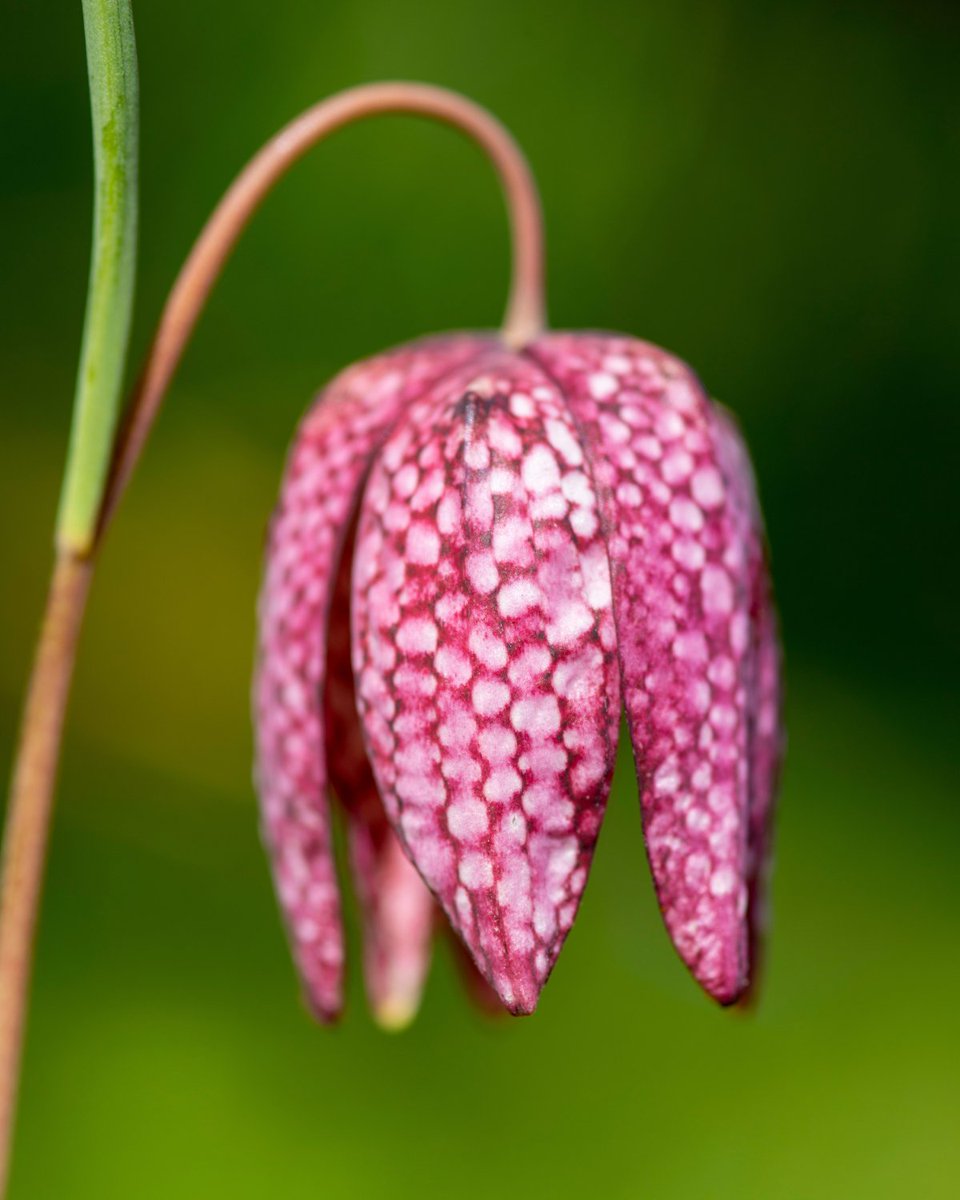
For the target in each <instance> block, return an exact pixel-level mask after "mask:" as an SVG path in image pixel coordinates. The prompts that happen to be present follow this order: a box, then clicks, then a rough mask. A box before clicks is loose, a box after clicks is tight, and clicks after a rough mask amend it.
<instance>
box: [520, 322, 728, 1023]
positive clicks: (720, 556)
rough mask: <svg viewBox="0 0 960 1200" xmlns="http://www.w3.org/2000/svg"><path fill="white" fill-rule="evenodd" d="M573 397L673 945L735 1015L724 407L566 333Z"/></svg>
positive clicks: (559, 346) (617, 345) (563, 356)
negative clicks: (719, 417) (719, 418)
mask: <svg viewBox="0 0 960 1200" xmlns="http://www.w3.org/2000/svg"><path fill="white" fill-rule="evenodd" d="M531 353H532V354H533V356H534V357H535V358H536V360H537V361H538V362H540V363H542V364H543V365H544V367H545V368H546V369H547V370H548V371H549V372H550V374H551V375H552V376H553V377H554V378H555V379H556V380H557V381H558V384H559V386H560V387H561V388H562V389H563V390H564V392H565V393H566V395H567V399H568V403H569V405H570V411H571V413H572V414H573V416H574V418H575V420H576V422H577V425H578V427H579V429H580V431H581V436H582V437H583V440H584V445H585V447H586V449H587V451H588V457H589V459H590V464H591V467H592V471H593V476H594V480H595V483H596V487H597V492H598V495H599V497H600V500H601V510H602V516H603V525H604V532H605V536H606V542H607V547H608V550H609V556H610V566H611V575H612V580H613V596H614V612H615V617H616V628H617V641H618V646H619V655H620V665H621V673H622V687H623V696H624V705H625V708H626V711H627V717H628V723H629V726H630V732H631V737H632V741H633V747H634V754H635V758H636V764H637V774H638V779H639V783H640V792H641V805H642V811H643V819H644V835H645V839H646V844H647V851H648V855H649V858H650V864H651V868H652V871H653V876H654V882H655V885H656V889H657V895H658V898H659V902H660V907H661V910H662V912H663V916H664V920H665V922H666V925H667V929H668V931H669V933H670V936H671V938H672V940H673V942H674V945H675V946H676V948H677V950H678V951H679V953H680V955H681V957H682V958H683V960H684V961H685V962H686V964H687V965H688V967H689V968H690V970H691V971H692V972H693V974H694V976H695V977H696V979H697V980H698V981H699V982H700V983H701V985H702V986H703V987H704V988H705V989H706V990H707V991H708V992H709V993H710V994H711V995H712V996H714V997H715V998H716V999H717V1000H719V1001H720V1002H721V1003H724V1004H727V1003H732V1002H733V1001H734V1000H735V999H736V998H737V997H738V996H739V995H740V994H741V992H742V991H743V990H744V988H745V987H746V984H747V978H748V938H747V924H746V908H747V836H748V823H749V813H748V773H749V771H748V752H749V746H748V737H749V726H750V702H751V697H750V695H749V692H750V683H751V678H750V663H751V622H750V603H751V600H750V587H749V571H748V563H747V557H748V549H749V542H748V530H747V529H746V528H745V526H744V523H743V520H742V514H740V513H739V512H738V510H737V506H736V504H735V503H733V501H732V500H731V486H730V485H731V483H732V482H735V481H731V480H728V479H727V478H725V475H724V470H723V469H722V466H721V464H720V462H719V458H718V456H719V448H718V435H717V430H716V425H715V414H714V409H713V407H712V405H711V404H710V402H709V400H708V399H707V397H706V396H705V394H704V392H703V390H702V388H701V387H700V384H699V383H698V381H697V379H696V378H695V376H694V375H693V374H692V372H690V370H689V369H688V368H687V367H685V366H684V365H683V364H682V363H680V362H679V361H678V360H676V359H674V358H673V357H671V356H670V355H668V354H666V353H665V352H664V351H662V350H659V349H657V348H656V347H653V346H650V345H648V344H646V343H643V342H638V341H634V340H633V339H630V338H625V337H618V336H614V335H602V334H598V335H573V334H559V335H553V336H547V337H544V338H542V339H541V340H539V341H538V342H537V343H536V344H535V345H534V346H533V347H532V350H531Z"/></svg>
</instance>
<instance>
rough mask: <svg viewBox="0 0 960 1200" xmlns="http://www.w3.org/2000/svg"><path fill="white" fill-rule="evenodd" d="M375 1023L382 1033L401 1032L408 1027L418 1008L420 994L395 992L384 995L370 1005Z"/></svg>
mask: <svg viewBox="0 0 960 1200" xmlns="http://www.w3.org/2000/svg"><path fill="white" fill-rule="evenodd" d="M370 1010H371V1013H372V1015H373V1019H374V1022H375V1023H376V1025H377V1026H378V1027H379V1028H380V1029H382V1030H383V1032H384V1033H403V1032H404V1030H406V1029H409V1028H410V1026H411V1025H412V1024H413V1022H414V1020H415V1019H416V1016H417V1013H418V1012H419V1010H420V995H419V993H417V995H415V996H411V995H404V994H401V993H396V994H395V995H392V996H384V997H383V998H382V999H380V1000H378V1001H376V1002H375V1003H372V1004H371V1006H370Z"/></svg>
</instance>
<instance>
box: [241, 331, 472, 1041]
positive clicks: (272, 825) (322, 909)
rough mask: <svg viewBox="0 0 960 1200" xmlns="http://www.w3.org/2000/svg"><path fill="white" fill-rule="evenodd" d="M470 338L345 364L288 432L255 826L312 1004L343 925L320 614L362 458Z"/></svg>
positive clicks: (324, 984) (333, 986)
mask: <svg viewBox="0 0 960 1200" xmlns="http://www.w3.org/2000/svg"><path fill="white" fill-rule="evenodd" d="M482 344H483V343H482V342H481V341H480V340H479V339H474V338H466V337H462V338H451V339H436V340H428V341H424V342H421V343H417V344H414V345H412V346H409V347H404V348H401V349H399V350H396V351H393V352H390V353H387V354H384V355H381V356H379V357H378V358H375V359H371V360H369V361H368V362H364V363H360V364H358V365H357V366H354V367H351V368H349V369H348V370H347V371H345V372H344V373H343V374H342V375H340V376H339V377H338V378H337V379H336V380H335V381H334V382H333V383H332V384H331V385H330V387H329V388H328V389H327V390H326V391H325V392H324V394H323V395H322V397H321V399H320V401H319V402H318V403H317V404H316V405H315V406H314V407H313V408H312V409H311V410H310V412H309V413H308V414H307V417H306V418H305V420H304V421H303V424H302V425H301V427H300V430H299V432H298V434H297V438H296V441H295V443H294V446H293V449H292V451H291V454H290V458H289V460H288V463H287V468H286V474H285V477H284V482H283V486H282V490H281V495H280V502H279V506H278V508H277V511H276V513H275V515H274V518H273V522H272V526H271V530H270V536H269V543H268V548H267V560H266V573H265V578H264V583H263V589H262V592H261V598H260V609H259V657H258V667H257V676H256V681H255V695H254V719H255V725H256V743H257V771H256V773H257V780H258V786H259V790H260V796H261V805H262V824H263V832H264V838H265V841H266V844H267V846H268V849H269V852H270V858H271V862H272V866H273V872H274V878H275V881H276V886H277V892H278V896H279V900H280V906H281V909H282V911H283V914H284V918H285V921H286V925H287V928H288V932H289V935H290V940H291V944H292V948H293V953H294V958H295V960H296V963H297V967H298V970H299V973H300V976H301V978H302V980H303V984H304V987H305V991H306V996H307V1000H308V1002H309V1004H310V1006H311V1008H312V1009H313V1011H314V1012H315V1013H316V1014H317V1015H318V1016H319V1017H321V1018H322V1019H325V1020H330V1019H332V1018H334V1017H335V1016H336V1015H337V1014H338V1012H339V1011H340V1007H341V1003H342V975H343V933H342V928H341V919H340V901H339V895H338V889H337V881H336V873H335V869H334V862H333V855H332V852H331V844H330V822H329V813H328V807H327V799H326V785H327V772H326V767H325V762H324V753H323V721H322V714H321V711H320V696H321V693H322V690H323V680H324V665H325V659H326V652H325V641H326V627H327V613H328V608H329V604H330V594H331V590H332V584H333V575H334V572H335V570H336V563H337V560H338V556H339V553H340V546H341V543H342V540H343V537H344V533H345V531H346V528H347V526H348V524H349V521H350V516H351V513H352V511H353V508H354V506H355V502H356V496H357V492H358V489H359V487H360V484H361V482H362V480H363V478H364V475H365V473H366V471H367V469H368V467H369V463H370V459H371V457H372V455H373V453H374V451H375V450H376V448H377V447H378V446H379V445H380V443H381V442H382V440H383V438H384V437H385V436H386V434H387V433H388V431H389V430H390V428H391V426H392V425H393V424H394V422H395V421H396V419H397V417H398V415H399V414H400V412H401V411H402V410H403V408H404V406H405V405H406V404H408V403H409V402H410V401H411V399H413V398H415V397H416V396H418V395H420V394H422V393H423V392H424V390H425V389H426V388H427V387H429V386H430V384H432V383H433V382H435V381H436V380H437V379H438V378H440V377H441V376H442V375H444V374H445V373H446V372H448V371H450V370H451V369H453V368H454V367H456V366H457V365H458V364H460V363H462V362H464V361H467V360H469V359H470V358H471V357H473V356H474V355H476V354H477V353H478V347H481V346H482Z"/></svg>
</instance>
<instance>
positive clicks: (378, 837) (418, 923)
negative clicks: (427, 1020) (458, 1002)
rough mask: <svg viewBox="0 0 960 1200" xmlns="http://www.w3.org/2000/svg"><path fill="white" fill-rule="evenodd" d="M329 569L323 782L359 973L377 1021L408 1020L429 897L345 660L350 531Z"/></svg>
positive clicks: (390, 1025)
mask: <svg viewBox="0 0 960 1200" xmlns="http://www.w3.org/2000/svg"><path fill="white" fill-rule="evenodd" d="M355 533H356V523H355V522H354V524H353V525H352V526H351V529H350V531H349V533H348V535H347V544H346V546H345V549H344V553H343V555H342V558H341V562H340V565H339V568H338V570H337V581H336V587H335V590H334V598H333V606H332V608H331V612H330V619H329V638H328V646H327V679H326V690H325V694H324V715H325V725H326V747H327V756H328V759H329V768H330V783H331V785H332V786H333V789H334V791H335V792H336V794H337V797H338V798H339V800H340V802H341V804H342V805H343V807H344V809H345V811H346V813H347V836H348V839H349V846H350V863H351V867H352V872H353V878H354V886H355V888H356V892H357V898H358V900H359V902H360V910H361V914H362V918H363V973H364V978H365V981H366V987H367V998H368V1000H369V1003H370V1007H371V1009H372V1011H373V1013H374V1016H375V1017H376V1019H377V1022H378V1023H379V1024H380V1025H381V1026H383V1027H384V1028H387V1029H401V1028H403V1027H405V1026H406V1025H408V1024H409V1023H410V1021H411V1020H412V1019H413V1017H414V1016H415V1015H416V1012H417V1009H418V1008H419V1006H420V996H421V993H422V992H423V985H424V981H425V979H426V975H427V971H428V969H429V966H430V952H431V940H432V935H433V919H434V899H433V896H432V895H431V894H430V891H429V889H428V888H427V886H426V884H425V883H424V882H423V880H422V879H421V878H420V876H419V875H418V874H417V871H416V869H415V868H414V867H413V865H412V864H411V863H410V861H409V859H408V858H407V856H406V854H405V853H404V851H403V848H402V847H401V845H400V843H399V842H398V841H397V837H396V834H395V833H394V832H393V830H392V829H391V827H390V822H389V821H388V820H387V815H386V813H385V812H384V810H383V803H382V801H381V799H380V794H379V792H378V791H377V785H376V783H375V782H374V779H373V772H372V771H371V770H370V763H369V760H368V759H367V752H366V748H365V747H364V744H363V734H362V733H361V731H360V720H359V717H358V715H357V702H356V692H355V689H354V684H353V668H352V666H351V664H350V575H351V569H352V565H353V545H352V541H353V535H354V534H355Z"/></svg>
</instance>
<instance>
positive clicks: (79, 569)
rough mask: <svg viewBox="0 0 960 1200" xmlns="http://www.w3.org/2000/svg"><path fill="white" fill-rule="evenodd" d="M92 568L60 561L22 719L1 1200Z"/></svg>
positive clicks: (2, 993) (13, 826)
mask: <svg viewBox="0 0 960 1200" xmlns="http://www.w3.org/2000/svg"><path fill="white" fill-rule="evenodd" d="M92 570H93V564H92V563H91V562H90V561H88V560H84V559H79V558H74V557H73V556H71V555H66V554H62V555H60V556H59V557H58V558H57V560H56V563H55V565H54V569H53V577H52V579H51V581H50V591H49V594H48V597H47V607H46V612H45V614H44V619H43V625H42V628H41V630H40V639H39V641H38V643H37V650H36V657H35V659H34V663H33V672H32V674H31V676H30V687H29V691H28V693H27V702H26V707H25V709H24V714H23V724H22V727H21V733H20V743H19V747H18V750H17V758H16V766H15V769H14V773H13V782H12V784H11V788H10V801H9V806H8V808H7V822H6V829H5V831H4V838H3V873H2V878H0V1195H4V1194H5V1191H6V1181H7V1174H8V1170H9V1164H10V1144H11V1137H12V1133H13V1122H14V1115H15V1111H16V1101H17V1084H18V1079H19V1068H20V1053H21V1047H22V1044H23V1029H24V1023H25V1020H26V1011H27V996H28V994H29V983H30V968H31V965H32V961H33V940H34V930H35V927H36V922H37V908H38V902H39V898H40V891H41V888H42V886H43V869H44V863H45V860H46V853H47V840H48V834H49V829H50V812H51V808H52V805H53V793H54V785H55V782H56V775H57V764H58V761H59V758H60V740H61V734H62V731H63V719H64V714H65V712H66V708H67V699H68V696H69V694H70V680H71V676H72V675H73V664H74V660H75V658H76V647H77V639H78V637H79V634H80V626H81V623H82V620H83V612H84V608H85V606H86V600H87V592H88V589H89V586H90V577H91V573H92Z"/></svg>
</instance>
